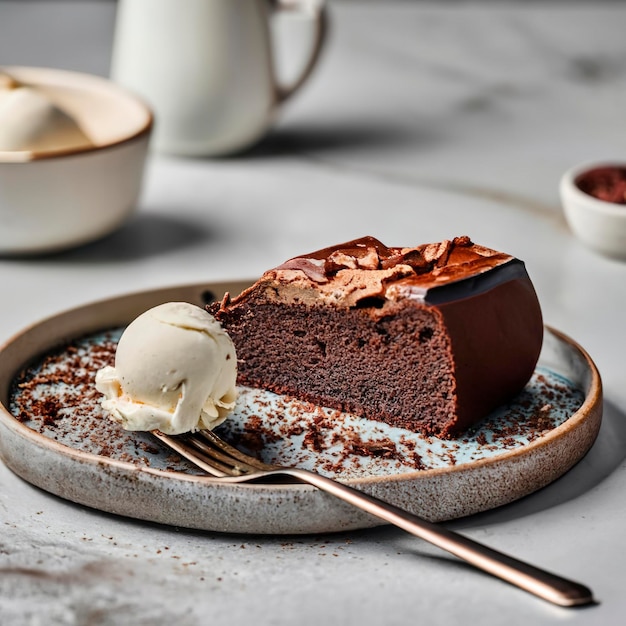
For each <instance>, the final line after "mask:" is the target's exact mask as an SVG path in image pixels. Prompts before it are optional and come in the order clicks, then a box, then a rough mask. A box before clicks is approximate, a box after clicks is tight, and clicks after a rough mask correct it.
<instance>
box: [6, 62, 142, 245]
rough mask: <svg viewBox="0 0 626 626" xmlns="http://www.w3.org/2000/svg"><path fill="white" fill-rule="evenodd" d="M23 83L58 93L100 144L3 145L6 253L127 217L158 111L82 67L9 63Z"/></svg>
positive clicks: (100, 229)
mask: <svg viewBox="0 0 626 626" xmlns="http://www.w3.org/2000/svg"><path fill="white" fill-rule="evenodd" d="M4 69H5V70H6V73H7V74H8V75H9V76H11V77H12V78H14V79H16V80H17V81H18V82H19V83H21V84H24V85H28V86H33V87H36V88H37V89H41V90H43V91H44V92H46V93H52V94H54V99H55V103H56V104H57V106H62V107H63V109H64V110H65V111H66V112H67V113H68V114H70V115H71V116H72V117H74V118H75V119H76V121H77V122H78V123H79V124H80V125H81V127H82V128H83V130H84V131H85V133H86V134H87V135H88V136H89V137H90V139H91V141H92V143H93V145H90V146H87V147H80V148H73V149H66V150H61V151H58V150H57V151H49V150H48V151H40V152H21V151H0V255H15V254H38V253H45V252H53V251H57V250H62V249H65V248H69V247H74V246H77V245H80V244H84V243H87V242H89V241H92V240H94V239H97V238H100V237H102V236H104V235H106V234H108V233H110V232H112V231H114V230H115V229H117V228H118V227H119V226H121V225H122V223H124V221H125V220H126V219H127V217H128V216H129V215H130V213H131V212H132V211H133V209H134V208H135V206H136V202H137V199H138V196H139V193H140V190H141V184H142V179H143V172H144V166H145V160H146V154H147V150H148V144H149V138H150V133H151V131H152V125H153V116H152V112H151V110H150V109H149V108H148V106H146V105H145V104H144V103H143V102H141V101H140V100H139V99H137V98H136V97H135V96H134V95H131V94H130V93H128V92H127V91H125V90H124V89H122V88H121V87H118V86H117V85H116V84H114V83H113V82H111V81H109V80H106V79H104V78H100V77H98V76H92V75H88V74H80V73H77V72H68V71H64V70H56V69H48V68H27V67H6V68H4Z"/></svg>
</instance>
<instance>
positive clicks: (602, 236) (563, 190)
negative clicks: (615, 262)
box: [559, 162, 626, 259]
mask: <svg viewBox="0 0 626 626" xmlns="http://www.w3.org/2000/svg"><path fill="white" fill-rule="evenodd" d="M615 167H617V168H620V169H626V163H617V162H603V163H587V164H584V165H578V166H576V167H573V168H571V169H570V170H568V171H567V172H565V174H563V176H562V177H561V182H560V189H559V190H560V195H561V203H562V205H563V210H564V212H565V218H566V219H567V223H568V224H569V226H570V228H571V229H572V231H573V232H574V234H575V235H576V236H577V237H578V238H579V239H580V240H581V241H582V242H583V243H584V244H585V245H587V246H588V247H590V248H591V249H593V250H595V251H597V252H600V253H601V254H604V255H606V256H610V257H615V258H621V259H626V205H624V204H617V203H613V202H608V201H605V200H599V199H598V198H595V197H594V196H591V195H589V194H587V193H585V192H584V191H582V190H581V189H580V187H579V186H578V184H577V181H579V180H580V179H581V178H582V177H583V176H584V175H585V174H586V173H589V172H591V171H593V170H598V169H605V168H615Z"/></svg>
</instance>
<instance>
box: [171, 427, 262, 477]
mask: <svg viewBox="0 0 626 626" xmlns="http://www.w3.org/2000/svg"><path fill="white" fill-rule="evenodd" d="M182 439H183V441H184V442H185V443H186V444H189V445H190V446H191V447H193V449H194V450H195V451H196V452H197V453H199V454H200V455H202V456H206V457H207V458H208V459H209V460H210V461H209V462H211V463H218V464H220V465H222V466H223V467H227V468H228V473H230V474H233V475H235V476H240V475H241V474H249V473H251V472H257V471H259V470H261V471H263V470H266V469H269V468H268V466H266V465H263V464H262V463H260V462H258V463H254V464H253V461H254V459H252V457H249V456H247V455H245V454H243V453H241V452H239V450H237V449H236V448H233V447H232V446H229V445H228V444H227V443H226V442H225V441H222V440H221V439H219V438H218V437H210V436H208V435H206V434H205V431H199V432H197V433H193V434H192V433H188V434H186V435H184V436H183V437H182Z"/></svg>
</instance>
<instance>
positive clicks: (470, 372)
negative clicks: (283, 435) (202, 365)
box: [210, 237, 543, 437]
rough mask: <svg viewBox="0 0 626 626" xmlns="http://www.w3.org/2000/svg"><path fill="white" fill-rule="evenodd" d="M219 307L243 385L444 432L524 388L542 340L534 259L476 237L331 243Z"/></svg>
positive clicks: (216, 312)
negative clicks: (406, 244)
mask: <svg viewBox="0 0 626 626" xmlns="http://www.w3.org/2000/svg"><path fill="white" fill-rule="evenodd" d="M210 310H211V312H212V313H213V314H214V315H215V316H216V317H217V318H218V319H219V320H220V321H221V322H222V324H223V325H224V327H225V328H226V330H227V331H228V332H229V334H230V335H231V337H232V339H233V341H234V342H235V346H236V349H237V355H238V359H239V382H240V384H245V385H250V386H258V387H264V388H268V389H271V390H272V391H276V392H278V393H286V394H290V395H295V396H298V397H300V398H303V399H306V400H310V401H312V402H315V403H317V404H321V405H323V406H328V407H331V408H337V409H340V410H345V411H348V412H352V413H355V414H357V415H362V416H364V417H367V418H370V419H376V420H382V421H385V422H388V423H390V424H392V425H396V426H400V427H403V428H408V429H410V430H417V431H422V432H425V433H428V434H435V435H439V436H443V437H450V436H454V435H456V434H458V433H460V432H462V431H463V430H465V429H466V428H467V427H469V426H471V425H472V424H474V423H476V422H477V421H479V420H480V419H482V418H483V417H485V416H486V415H487V414H488V413H489V412H490V411H491V410H492V409H494V408H495V407H497V406H498V405H499V404H501V403H502V402H504V401H505V400H507V399H510V398H511V397H512V396H514V395H515V394H516V393H518V392H519V391H520V390H521V389H522V388H523V386H524V385H525V384H526V382H527V381H528V379H529V378H530V376H531V374H532V372H533V369H534V367H535V365H536V362H537V359H538V357H539V351H540V348H541V343H542V336H543V325H542V318H541V311H540V307H539V303H538V300H537V296H536V294H535V291H534V288H533V286H532V283H531V281H530V279H529V277H528V275H527V273H526V270H525V267H524V264H523V263H522V262H521V261H519V260H517V259H515V258H513V257H511V256H510V255H506V254H503V253H500V252H496V251H494V250H490V249H488V248H484V247H481V246H477V245H475V244H473V243H472V242H471V241H470V240H469V238H468V237H459V238H456V239H454V240H451V241H444V242H439V243H436V244H425V245H423V246H417V247H414V248H390V247H387V246H384V245H383V244H382V243H381V242H379V241H377V240H376V239H373V238H372V237H364V238H362V239H357V240H354V241H351V242H347V243H345V244H340V245H338V246H333V247H330V248H325V249H323V250H319V251H317V252H313V253H310V254H306V255H303V256H300V257H296V258H294V259H290V260H289V261H287V262H286V263H284V264H282V265H280V266H279V267H277V268H275V269H274V270H269V271H268V272H266V273H265V274H264V275H263V276H262V277H261V279H260V280H259V281H258V282H257V283H255V284H254V285H253V286H252V287H250V288H249V289H247V290H245V291H244V292H243V293H242V294H240V295H239V296H237V297H236V298H234V299H233V300H232V301H231V300H230V297H229V296H227V297H226V298H225V299H224V301H223V302H222V303H221V304H219V305H217V304H216V305H213V306H212V307H211V308H210Z"/></svg>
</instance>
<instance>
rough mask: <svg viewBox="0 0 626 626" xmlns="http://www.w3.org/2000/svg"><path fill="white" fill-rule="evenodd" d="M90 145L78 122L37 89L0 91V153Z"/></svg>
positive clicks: (15, 87) (18, 87) (25, 87)
mask: <svg viewBox="0 0 626 626" xmlns="http://www.w3.org/2000/svg"><path fill="white" fill-rule="evenodd" d="M91 145H93V143H92V142H91V141H90V139H89V138H88V137H87V135H86V134H85V133H84V132H83V130H82V129H81V128H80V126H79V125H78V123H77V122H76V121H75V120H74V119H73V118H72V117H71V116H70V115H68V114H67V113H66V112H65V111H63V110H62V109H61V108H60V107H58V106H56V105H55V104H54V102H52V101H51V100H50V99H49V98H48V97H47V96H46V95H45V94H44V93H42V92H40V91H39V90H38V89H36V88H35V87H27V86H21V85H19V84H17V85H16V86H9V88H5V89H0V150H2V151H29V152H45V151H50V150H67V149H73V148H83V147H89V146H91Z"/></svg>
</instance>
